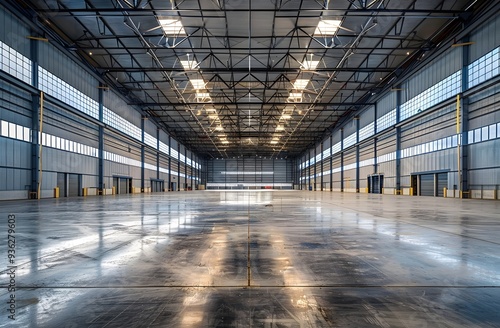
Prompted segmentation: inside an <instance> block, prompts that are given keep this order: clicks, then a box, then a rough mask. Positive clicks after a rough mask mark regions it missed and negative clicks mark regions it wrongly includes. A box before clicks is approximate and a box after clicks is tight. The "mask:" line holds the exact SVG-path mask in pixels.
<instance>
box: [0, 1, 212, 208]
mask: <svg viewBox="0 0 500 328" xmlns="http://www.w3.org/2000/svg"><path fill="white" fill-rule="evenodd" d="M0 16H1V19H0V21H1V22H2V28H1V29H0V30H1V31H0V100H1V102H0V108H1V111H0V200H6V199H28V198H45V197H55V196H59V197H66V196H84V195H98V194H99V195H101V194H102V195H111V194H113V193H118V192H119V193H140V192H153V191H154V192H159V191H168V190H172V191H173V190H174V189H175V191H178V190H190V189H195V188H197V187H198V185H200V184H201V171H202V164H201V160H200V159H199V158H198V157H197V156H196V154H194V153H193V152H191V151H190V150H189V149H187V148H186V147H185V146H184V145H182V144H179V143H178V142H177V141H176V140H175V139H174V138H172V137H171V136H169V135H168V134H167V133H165V132H164V131H162V130H160V129H159V128H158V126H157V125H156V124H155V123H154V122H152V121H150V120H146V119H144V117H142V116H141V114H140V112H139V111H138V110H137V109H136V108H134V107H133V106H130V105H128V104H127V102H126V101H125V100H124V99H123V98H122V96H120V95H119V94H117V93H116V92H114V91H113V90H109V89H107V88H106V87H104V86H103V85H101V83H100V81H99V79H98V76H96V75H95V74H94V73H93V72H92V71H91V70H90V69H89V68H87V67H85V66H83V65H82V64H81V63H80V62H79V61H78V60H77V59H76V58H74V57H73V56H72V54H71V53H69V52H67V51H65V50H64V49H60V48H59V47H57V45H54V44H52V43H49V42H44V41H41V40H34V39H28V38H26V36H27V35H31V34H36V31H32V30H31V29H30V27H29V25H28V24H26V23H25V22H24V21H23V20H22V19H21V18H17V17H16V16H14V15H13V14H12V13H10V12H8V11H7V10H6V9H5V8H3V7H0ZM40 118H41V120H40ZM171 182H175V188H173V185H172V183H171ZM56 189H57V193H56Z"/></svg>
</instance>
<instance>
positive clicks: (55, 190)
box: [54, 187, 59, 198]
mask: <svg viewBox="0 0 500 328" xmlns="http://www.w3.org/2000/svg"><path fill="white" fill-rule="evenodd" d="M54 198H59V187H55V188H54Z"/></svg>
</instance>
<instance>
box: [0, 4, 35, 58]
mask: <svg viewBox="0 0 500 328" xmlns="http://www.w3.org/2000/svg"><path fill="white" fill-rule="evenodd" d="M20 35H22V36H23V37H19V36H20ZM26 35H30V29H29V28H28V27H27V26H26V25H25V24H23V23H21V22H20V21H19V20H18V19H17V18H16V17H15V16H14V15H12V14H11V13H9V12H6V11H5V10H4V8H3V7H0V40H1V41H2V42H4V43H6V44H7V45H8V46H9V47H11V48H14V49H15V50H16V51H18V52H20V53H21V54H22V55H23V56H25V57H28V58H29V57H30V40H29V39H28V38H26V37H25V36H26Z"/></svg>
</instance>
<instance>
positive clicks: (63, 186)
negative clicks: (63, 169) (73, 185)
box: [57, 173, 67, 197]
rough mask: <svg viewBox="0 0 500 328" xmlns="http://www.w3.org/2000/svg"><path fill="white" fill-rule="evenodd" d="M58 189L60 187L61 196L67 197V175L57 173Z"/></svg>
mask: <svg viewBox="0 0 500 328" xmlns="http://www.w3.org/2000/svg"><path fill="white" fill-rule="evenodd" d="M57 187H59V196H60V197H66V195H67V194H66V173H57Z"/></svg>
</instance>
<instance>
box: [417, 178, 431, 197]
mask: <svg viewBox="0 0 500 328" xmlns="http://www.w3.org/2000/svg"><path fill="white" fill-rule="evenodd" d="M420 196H434V174H422V175H421V176H420Z"/></svg>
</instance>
